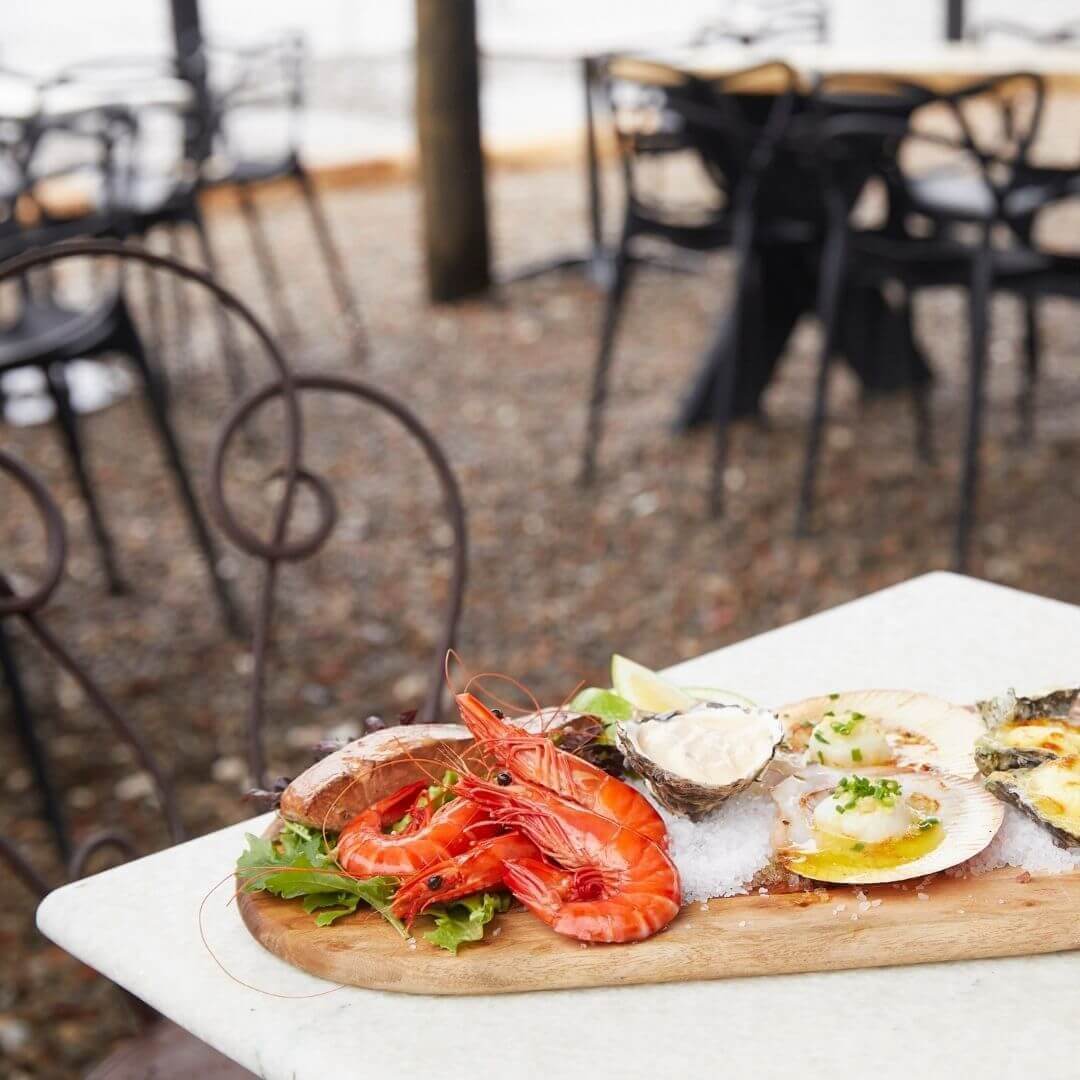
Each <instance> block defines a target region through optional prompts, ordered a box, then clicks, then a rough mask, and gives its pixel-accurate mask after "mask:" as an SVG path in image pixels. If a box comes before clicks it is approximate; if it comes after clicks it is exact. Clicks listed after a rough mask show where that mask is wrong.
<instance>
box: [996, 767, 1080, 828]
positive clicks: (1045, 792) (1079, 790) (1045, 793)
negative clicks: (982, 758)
mask: <svg viewBox="0 0 1080 1080" xmlns="http://www.w3.org/2000/svg"><path fill="white" fill-rule="evenodd" d="M985 784H986V790H987V791H989V792H991V793H993V794H994V795H996V796H997V797H998V798H999V799H1002V800H1004V801H1005V802H1007V803H1011V804H1012V805H1013V806H1015V807H1016V808H1017V809H1018V810H1021V811H1023V812H1024V813H1025V814H1027V815H1028V817H1030V818H1033V819H1034V820H1035V821H1036V822H1038V823H1039V824H1040V825H1041V826H1042V827H1043V828H1044V829H1046V831H1047V832H1048V833H1049V834H1050V835H1051V836H1052V837H1053V839H1054V843H1055V844H1057V845H1058V847H1063V848H1076V847H1080V757H1061V758H1053V759H1051V760H1049V761H1044V762H1043V763H1042V764H1041V765H1036V766H1035V767H1034V768H1032V769H1009V770H1008V771H1003V772H993V773H991V774H990V775H989V776H988V777H987V778H986V781H985Z"/></svg>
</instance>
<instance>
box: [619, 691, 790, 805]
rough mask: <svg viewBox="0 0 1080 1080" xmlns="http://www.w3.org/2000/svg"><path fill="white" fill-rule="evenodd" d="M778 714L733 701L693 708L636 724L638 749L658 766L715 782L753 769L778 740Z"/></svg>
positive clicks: (741, 776)
mask: <svg viewBox="0 0 1080 1080" xmlns="http://www.w3.org/2000/svg"><path fill="white" fill-rule="evenodd" d="M775 725H776V720H775V718H774V717H773V715H772V713H770V712H768V711H766V710H765V709H743V708H740V707H738V706H736V705H728V706H724V707H722V708H702V709H694V710H692V711H691V712H687V713H683V714H682V715H681V716H675V717H672V719H670V720H653V721H647V722H646V723H644V724H642V725H641V726H640V727H638V729H637V731H636V736H637V738H636V741H637V745H638V748H639V750H640V751H641V753H643V754H644V755H645V756H646V757H647V758H649V760H650V761H653V762H655V763H656V764H657V765H659V766H660V768H662V769H666V770H667V771H668V772H670V773H674V774H675V775H676V776H681V777H684V778H686V779H687V780H694V781H696V782H697V783H699V784H708V785H710V786H713V787H719V786H720V785H722V784H730V783H732V782H734V781H735V780H743V779H745V778H746V777H748V776H750V775H752V774H753V773H755V772H757V770H758V769H760V768H761V767H762V765H764V763H765V762H766V761H767V760H768V758H769V757H770V755H771V754H772V750H773V747H774V746H775V744H776V735H777V732H776V727H775Z"/></svg>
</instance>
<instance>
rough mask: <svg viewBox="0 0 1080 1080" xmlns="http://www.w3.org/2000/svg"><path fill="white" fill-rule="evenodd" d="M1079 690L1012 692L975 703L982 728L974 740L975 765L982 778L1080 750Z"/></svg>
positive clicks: (1051, 759) (1072, 754)
mask: <svg viewBox="0 0 1080 1080" xmlns="http://www.w3.org/2000/svg"><path fill="white" fill-rule="evenodd" d="M1078 699H1080V690H1055V691H1053V692H1052V693H1049V694H1043V695H1041V696H1039V697H1017V696H1016V693H1015V692H1014V691H1012V690H1009V691H1007V692H1006V693H1004V694H1002V695H1001V696H1000V697H996V698H992V699H991V700H989V701H980V702H979V705H978V707H979V712H980V714H981V715H982V718H983V720H984V721H985V722H986V726H987V727H988V728H989V729H990V730H989V731H986V732H984V733H983V734H982V735H981V736H980V737H979V739H978V740H977V742H976V743H975V764H976V765H977V766H978V767H979V771H980V772H981V773H982V774H983V775H984V776H989V775H990V774H991V773H994V772H1003V771H1007V770H1009V769H1029V768H1034V767H1035V766H1037V765H1041V764H1042V763H1043V762H1044V761H1053V760H1055V759H1056V758H1060V757H1071V756H1074V755H1077V754H1080V713H1078V712H1077V702H1078Z"/></svg>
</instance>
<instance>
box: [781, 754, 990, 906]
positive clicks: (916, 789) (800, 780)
mask: <svg viewBox="0 0 1080 1080" xmlns="http://www.w3.org/2000/svg"><path fill="white" fill-rule="evenodd" d="M871 772H872V773H873V775H874V778H875V779H877V780H881V779H889V780H895V781H896V782H897V783H899V784H900V787H901V790H902V791H903V794H904V797H905V798H906V799H907V800H908V801H909V803H910V805H912V806H918V808H919V809H920V812H921V813H923V814H929V815H932V816H933V817H935V818H937V819H938V821H939V822H940V826H941V828H942V829H943V830H944V832H943V834H942V835H941V836H940V842H939V843H937V844H936V845H929V844H927V845H920V844H918V843H915V844H912V845H910V846H911V850H910V851H906V852H903V853H901V854H900V857H899V858H896V859H893V860H888V859H885V860H883V859H880V858H877V857H875V854H874V852H873V850H872V849H873V847H874V845H872V844H871V845H865V846H864V845H863V844H861V843H856V844H850V845H845V847H846V850H844V851H841V852H839V853H838V852H837V851H834V850H833V848H832V847H831V846H829V842H830V841H831V840H832V839H833V838H830V837H828V836H824V837H823V836H822V834H820V833H818V832H817V831H816V827H815V823H814V811H815V809H816V808H817V804H818V803H819V802H821V801H822V800H824V799H826V798H828V797H829V795H831V794H832V791H833V789H834V787H835V786H836V784H837V779H838V774H837V773H836V771H835V770H831V769H822V768H819V767H817V766H810V767H808V768H807V769H805V770H803V771H802V772H801V773H796V774H793V775H792V776H789V777H788V778H787V779H785V780H784V781H783V782H782V783H780V784H778V785H777V786H776V787H775V788H774V789H773V791H772V793H771V794H772V798H773V801H774V802H775V803H776V805H777V810H778V814H777V824H776V827H775V829H774V833H773V846H774V848H775V849H776V852H777V858H778V860H779V862H780V864H781V865H782V866H784V867H785V868H786V869H788V870H790V871H792V872H793V873H796V874H799V875H800V876H801V877H806V878H810V879H811V880H815V881H828V882H836V883H842V884H849V885H876V884H882V883H885V882H891V881H907V880H910V879H912V878H919V877H924V876H925V875H926V874H932V873H935V872H937V871H939V870H947V869H948V868H949V867H952V866H958V865H959V864H960V863H962V862H966V861H967V860H968V859H970V858H973V857H974V856H975V855H977V854H978V853H979V852H980V851H982V850H983V849H984V848H985V847H987V845H989V843H990V841H991V840H993V839H994V836H995V835H996V833H997V831H998V829H999V828H1000V827H1001V822H1002V818H1003V817H1004V808H1003V807H1002V806H1001V804H1000V803H999V802H997V801H996V800H995V799H994V798H992V797H991V796H990V794H989V793H988V792H987V791H985V790H984V789H983V788H982V786H981V785H980V784H979V783H978V782H977V781H976V780H974V779H969V778H968V777H965V776H952V775H949V774H946V773H938V772H932V771H930V770H925V769H921V768H917V767H916V768H908V769H892V770H884V769H878V770H867V771H866V775H870V773H871ZM912 835H913V836H914V837H917V836H918V835H919V834H918V833H915V834H912ZM910 839H911V837H905V838H904V840H903V841H901V843H905V844H906V843H907V842H908V840H910ZM928 839H932V838H929V837H928ZM864 852H865V855H866V856H867V857H866V859H865V861H863V853H864Z"/></svg>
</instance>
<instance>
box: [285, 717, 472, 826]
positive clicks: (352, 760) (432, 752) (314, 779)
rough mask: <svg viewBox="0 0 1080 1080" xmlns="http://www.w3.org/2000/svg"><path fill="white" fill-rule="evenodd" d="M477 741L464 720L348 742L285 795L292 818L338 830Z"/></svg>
mask: <svg viewBox="0 0 1080 1080" xmlns="http://www.w3.org/2000/svg"><path fill="white" fill-rule="evenodd" d="M472 742H473V737H472V735H470V734H469V729H468V728H467V727H465V726H464V725H463V724H410V725H408V726H405V727H392V728H385V729H384V730H382V731H374V732H372V733H371V734H370V735H365V736H364V737H363V738H362V739H356V740H355V741H354V742H351V743H348V744H347V745H346V746H343V747H342V748H341V749H340V750H337V751H335V752H334V753H333V754H330V755H329V756H328V757H325V758H323V759H322V761H318V762H316V763H315V764H314V765H312V766H311V768H310V769H307V770H306V771H305V772H302V773H301V774H300V775H299V776H298V777H297V778H296V779H295V780H293V782H292V783H291V784H289V786H288V787H287V788H286V789H285V791H284V792H283V793H282V796H281V808H280V809H281V813H282V816H284V817H285V818H287V819H288V820H289V821H296V822H299V823H300V824H301V825H310V826H311V827H313V828H317V829H326V830H327V831H328V832H338V831H340V830H341V829H342V828H343V827H344V826H345V824H346V822H348V821H351V820H352V819H353V818H354V817H356V815H357V814H359V813H360V812H361V811H362V810H365V809H366V808H367V807H368V806H370V805H371V804H372V803H373V802H378V800H379V799H383V798H386V796H388V795H392V794H393V793H394V792H395V791H397V790H398V789H399V788H402V787H404V786H405V785H406V784H411V783H413V782H414V781H416V780H422V779H425V778H428V777H431V778H433V779H438V778H439V777H440V776H441V775H442V773H443V771H444V770H445V769H449V768H453V767H454V765H455V763H456V761H457V755H459V754H461V753H462V752H463V751H465V750H467V749H468V748H469V747H470V746H471V745H472Z"/></svg>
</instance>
